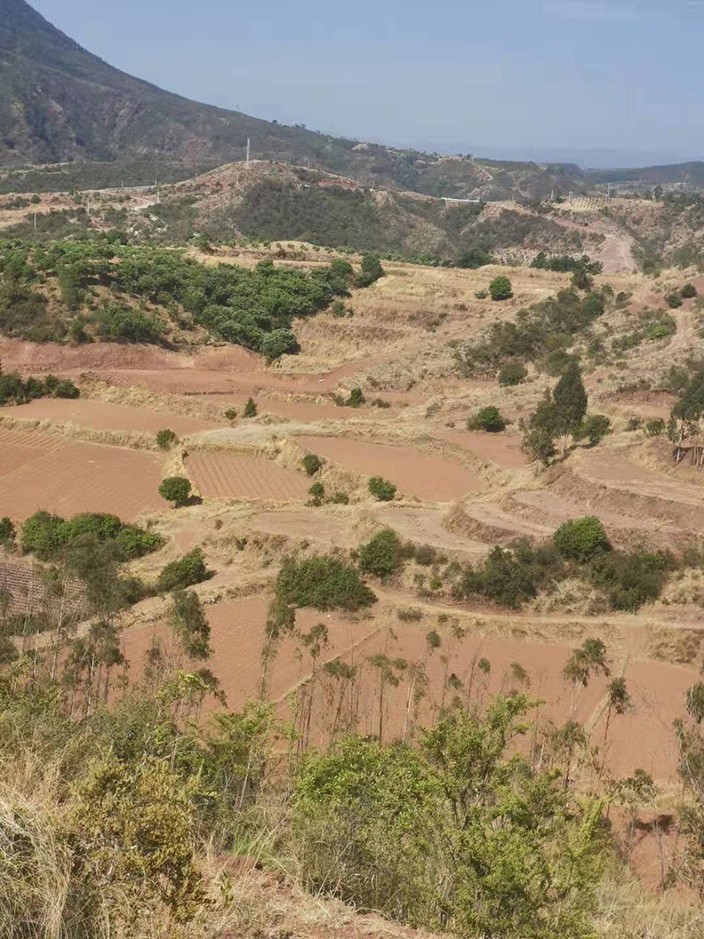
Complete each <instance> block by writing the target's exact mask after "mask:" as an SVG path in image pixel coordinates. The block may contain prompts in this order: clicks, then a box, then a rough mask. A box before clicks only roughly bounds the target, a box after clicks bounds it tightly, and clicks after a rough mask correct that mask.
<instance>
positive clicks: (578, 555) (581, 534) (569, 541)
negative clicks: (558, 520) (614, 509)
mask: <svg viewBox="0 0 704 939" xmlns="http://www.w3.org/2000/svg"><path fill="white" fill-rule="evenodd" d="M553 541H554V543H555V547H556V548H557V550H558V551H559V552H560V554H562V555H563V556H564V557H566V558H571V559H572V560H574V561H590V560H591V559H592V558H594V557H596V556H597V555H599V554H603V553H604V552H606V551H610V550H611V542H610V541H609V537H608V535H607V534H606V530H605V528H604V526H603V525H602V524H601V521H600V520H599V519H598V518H597V517H596V516H595V515H586V516H585V517H584V518H576V519H574V520H573V521H571V522H565V523H564V525H560V527H559V528H558V529H557V531H556V532H555V534H554V535H553Z"/></svg>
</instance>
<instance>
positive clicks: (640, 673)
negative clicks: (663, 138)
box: [318, 625, 697, 783]
mask: <svg viewBox="0 0 704 939" xmlns="http://www.w3.org/2000/svg"><path fill="white" fill-rule="evenodd" d="M429 628H430V626H427V627H425V628H422V627H421V628H418V627H414V626H408V625H403V626H401V625H399V626H398V627H397V628H395V629H394V630H393V634H390V633H389V631H383V632H380V633H377V634H376V635H375V636H373V637H372V638H371V639H370V640H368V641H367V642H365V643H364V645H363V646H362V647H361V648H357V649H356V650H355V654H354V661H355V664H356V665H357V666H358V667H360V666H361V668H360V671H359V676H358V681H357V687H356V688H355V693H354V695H353V696H352V698H351V700H352V701H353V702H354V706H355V716H356V718H357V721H358V729H359V732H360V733H364V734H378V733H379V719H380V713H381V714H382V728H383V733H384V735H385V737H387V738H389V739H393V738H395V737H398V736H400V735H402V734H403V729H404V724H405V722H406V720H407V719H408V716H409V708H411V705H410V704H409V701H410V700H411V698H412V693H413V690H414V688H413V686H412V683H413V674H414V669H413V666H414V665H422V666H423V667H424V669H425V671H426V673H427V676H428V679H429V683H428V687H427V692H426V695H425V697H424V698H423V700H422V702H421V704H420V707H419V711H418V717H419V718H420V721H421V723H427V722H428V721H429V720H432V719H433V717H434V716H435V715H437V713H438V710H439V709H440V708H441V707H442V706H443V705H447V704H449V703H450V701H452V699H453V697H454V696H455V695H457V696H458V697H460V698H461V699H462V700H464V701H466V702H469V703H470V704H471V703H480V702H484V703H485V702H487V701H488V700H489V699H490V698H491V697H492V696H493V695H495V694H498V693H503V694H507V693H509V692H511V691H524V692H526V693H527V694H528V695H529V696H530V697H531V698H533V699H534V700H536V701H542V702H544V703H543V704H540V705H539V706H538V707H536V709H535V711H534V713H533V717H534V719H535V720H536V721H537V724H538V730H539V732H540V730H541V729H542V730H543V731H544V730H547V729H548V727H549V726H550V725H551V724H554V725H560V724H563V723H564V722H565V721H566V720H568V719H569V718H570V716H572V717H574V719H576V720H578V721H580V722H581V723H583V724H584V726H585V727H586V729H587V731H588V733H589V734H590V735H591V739H592V742H593V744H595V745H599V746H603V747H604V748H605V750H606V753H607V757H608V764H609V768H610V770H611V772H612V773H614V774H615V776H616V778H619V777H623V776H628V775H629V774H632V773H633V772H634V771H635V770H636V769H638V768H641V769H644V770H646V772H649V773H651V774H652V775H653V777H654V778H655V779H657V780H659V781H661V782H668V783H673V782H675V781H676V778H677V756H676V743H675V738H674V734H673V730H672V724H673V721H674V720H675V719H676V718H678V717H683V716H684V699H685V692H686V689H687V688H688V687H690V686H691V685H692V682H693V681H695V680H696V674H697V673H696V671H695V670H694V669H690V668H683V667H678V666H674V665H667V664H664V663H660V662H657V663H656V662H634V663H632V664H628V663H627V664H626V665H625V667H624V669H623V672H624V675H625V678H626V681H627V684H628V687H629V690H630V693H631V695H632V698H633V702H634V708H633V710H632V711H630V712H629V713H627V714H625V715H622V716H621V715H612V718H611V721H610V726H609V732H608V735H607V736H606V737H605V723H606V711H607V702H606V691H607V683H608V679H606V678H596V679H594V680H592V681H591V682H590V684H589V685H588V687H587V688H584V689H580V690H579V691H578V692H576V691H575V689H574V688H573V687H572V685H570V684H568V683H566V682H565V681H564V677H563V674H562V673H563V669H564V666H565V663H566V662H567V659H568V657H569V654H570V651H571V650H570V649H569V648H568V647H566V646H553V645H543V644H538V643H527V642H520V641H514V640H498V639H484V638H481V637H476V636H468V637H467V638H466V639H464V640H459V641H458V640H455V639H453V638H452V637H451V636H449V635H448V634H447V633H446V632H445V631H441V632H442V640H443V644H442V646H441V648H440V649H439V650H437V651H436V652H435V653H429V651H428V644H427V638H426V631H427V629H429ZM379 654H384V655H386V656H388V658H389V659H391V660H397V661H400V662H404V663H406V667H405V668H403V669H401V670H397V671H398V677H399V678H400V684H399V686H398V687H397V688H393V687H392V686H391V685H387V686H386V688H385V689H384V700H383V712H380V684H379V672H378V669H377V668H375V667H374V666H373V663H371V662H370V658H372V657H373V656H375V655H379ZM482 660H483V661H482ZM480 663H481V665H480ZM519 666H520V668H519ZM452 676H454V678H453V684H455V685H456V689H457V690H450V689H449V688H448V680H449V679H450V678H451V677H452ZM458 681H459V683H460V684H458ZM318 721H319V725H318V726H319V732H321V733H322V731H323V729H324V728H325V727H326V725H327V721H328V715H327V714H326V712H325V710H324V708H323V707H322V706H321V707H320V710H319V712H318Z"/></svg>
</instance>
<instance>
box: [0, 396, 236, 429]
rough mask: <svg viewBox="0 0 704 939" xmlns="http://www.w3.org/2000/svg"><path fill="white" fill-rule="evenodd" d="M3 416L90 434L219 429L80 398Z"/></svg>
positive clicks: (42, 403) (6, 411)
mask: <svg viewBox="0 0 704 939" xmlns="http://www.w3.org/2000/svg"><path fill="white" fill-rule="evenodd" d="M0 414H7V415H8V416H9V417H13V418H16V419H18V420H33V421H45V420H46V421H58V422H61V423H63V424H74V425H76V426H77V427H87V428H90V429H91V430H117V431H119V430H126V431H130V430H136V431H146V432H147V433H157V431H159V430H162V429H163V428H165V427H169V428H170V429H171V430H173V431H174V432H175V433H177V434H195V433H198V432H199V431H201V430H212V429H213V428H215V427H217V426H218V425H217V424H216V423H215V422H213V421H202V420H198V419H197V418H193V417H181V416H180V415H179V414H169V413H159V412H155V411H146V410H144V409H143V408H136V407H129V406H127V405H122V404H109V403H107V402H103V401H91V400H90V399H89V398H79V399H78V400H76V401H67V400H63V399H60V398H41V399H39V400H38V401H31V402H30V403H29V404H23V405H22V406H21V407H7V408H0Z"/></svg>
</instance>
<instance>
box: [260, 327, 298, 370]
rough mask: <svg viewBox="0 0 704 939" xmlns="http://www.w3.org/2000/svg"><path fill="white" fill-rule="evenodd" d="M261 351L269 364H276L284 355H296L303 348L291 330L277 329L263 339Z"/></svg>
mask: <svg viewBox="0 0 704 939" xmlns="http://www.w3.org/2000/svg"><path fill="white" fill-rule="evenodd" d="M259 351H260V352H261V354H262V355H263V356H264V357H265V358H266V359H267V361H268V362H274V361H275V360H276V359H280V358H281V356H282V355H295V354H296V353H297V352H300V351H301V347H300V346H299V344H298V340H297V339H296V337H295V335H294V334H293V333H292V332H291V330H290V329H275V330H274V331H273V332H271V333H267V334H266V335H265V336H264V337H263V338H262V341H261V344H260V347H259Z"/></svg>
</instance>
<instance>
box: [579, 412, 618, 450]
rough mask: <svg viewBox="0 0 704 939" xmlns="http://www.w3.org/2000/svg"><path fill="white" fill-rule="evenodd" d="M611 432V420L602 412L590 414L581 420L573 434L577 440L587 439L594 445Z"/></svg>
mask: <svg viewBox="0 0 704 939" xmlns="http://www.w3.org/2000/svg"><path fill="white" fill-rule="evenodd" d="M610 433H611V421H610V420H609V418H608V417H606V416H605V415H604V414H590V415H589V416H588V417H586V418H585V419H584V420H583V421H582V424H581V426H580V427H579V429H578V431H577V432H576V434H575V436H576V437H577V439H578V440H588V441H589V443H590V444H591V445H592V446H593V447H595V446H596V445H597V444H598V443H600V441H602V440H603V439H604V437H606V435H607V434H610Z"/></svg>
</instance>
